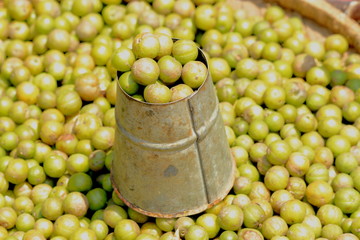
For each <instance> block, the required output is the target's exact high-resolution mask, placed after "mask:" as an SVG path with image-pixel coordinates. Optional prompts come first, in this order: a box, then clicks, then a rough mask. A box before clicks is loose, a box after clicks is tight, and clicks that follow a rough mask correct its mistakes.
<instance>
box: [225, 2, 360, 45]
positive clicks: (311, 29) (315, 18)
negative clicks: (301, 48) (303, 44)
mask: <svg viewBox="0 0 360 240" xmlns="http://www.w3.org/2000/svg"><path fill="white" fill-rule="evenodd" d="M228 1H229V3H230V4H231V5H232V6H234V8H242V9H245V10H246V11H247V12H250V13H251V15H261V14H262V13H263V12H264V11H265V8H266V6H268V5H269V4H274V3H275V4H278V5H280V6H282V7H284V8H285V9H287V14H288V15H291V16H293V15H296V16H299V17H302V18H303V22H304V25H305V28H306V33H307V35H308V37H309V38H310V39H313V40H315V39H317V40H323V39H324V38H325V37H326V36H328V35H329V34H332V33H339V34H342V35H344V36H345V37H346V38H347V40H348V41H349V43H350V45H351V46H352V47H353V49H352V50H356V51H357V52H360V25H359V24H358V23H357V22H356V21H354V20H353V19H351V18H350V17H348V15H347V14H346V13H344V12H342V11H340V10H339V9H337V8H335V7H334V6H333V5H331V4H329V3H328V2H327V1H325V0H265V1H264V0H228Z"/></svg>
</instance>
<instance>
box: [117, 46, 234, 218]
mask: <svg viewBox="0 0 360 240" xmlns="http://www.w3.org/2000/svg"><path fill="white" fill-rule="evenodd" d="M198 51H199V56H198V59H197V60H199V61H202V62H204V63H205V64H206V65H207V61H206V58H205V55H204V53H203V52H202V51H201V50H200V49H198ZM115 116H116V135H115V137H116V142H115V145H114V151H115V158H114V160H113V165H112V169H111V180H112V183H113V186H114V189H115V191H116V193H117V195H118V196H119V197H120V198H121V199H122V200H123V201H124V203H125V204H126V205H128V206H129V207H131V208H133V209H134V210H136V211H138V212H141V213H143V214H145V215H148V216H153V217H180V216H186V215H192V214H196V213H199V212H201V211H204V210H205V209H207V208H209V207H211V206H213V205H214V204H216V203H218V202H219V201H221V200H222V199H223V198H224V197H225V196H226V195H227V194H228V193H229V191H230V190H231V188H232V186H233V182H234V179H235V161H234V160H233V158H232V157H231V154H230V149H229V146H228V143H227V138H226V134H225V130H224V125H223V122H222V118H221V115H220V112H219V109H218V100H217V97H216V94H215V90H214V86H213V83H212V80H211V77H210V74H209V72H208V74H207V79H206V81H205V82H204V83H203V84H202V85H201V86H200V87H199V88H198V89H197V90H196V91H195V92H194V93H193V94H192V95H190V96H188V97H186V98H183V99H180V100H178V101H175V102H170V103H163V104H154V103H146V102H141V101H138V100H135V99H134V98H132V97H131V96H129V95H128V94H126V93H125V92H124V91H123V90H122V89H121V87H120V85H119V84H118V86H117V100H116V106H115Z"/></svg>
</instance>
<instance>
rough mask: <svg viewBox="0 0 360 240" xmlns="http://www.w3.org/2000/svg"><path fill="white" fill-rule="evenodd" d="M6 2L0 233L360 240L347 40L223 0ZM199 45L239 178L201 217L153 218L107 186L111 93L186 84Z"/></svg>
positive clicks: (359, 67) (359, 180)
mask: <svg viewBox="0 0 360 240" xmlns="http://www.w3.org/2000/svg"><path fill="white" fill-rule="evenodd" d="M234 1H236V0H234ZM1 3H2V7H1V8H0V239H6V240H19V239H22V240H30V239H31V240H43V239H52V240H66V239H69V240H79V239H87V240H103V239H105V240H157V239H159V240H176V239H177V240H179V239H185V240H207V239H217V240H265V239H267V240H313V239H317V240H359V238H360V54H358V53H355V52H352V50H351V49H349V45H348V42H347V40H346V39H345V38H344V37H343V36H341V35H339V34H332V35H330V36H328V37H326V38H325V39H324V40H312V39H310V38H308V37H307V34H306V32H305V30H304V26H303V23H302V21H301V19H300V18H299V17H289V16H286V14H285V12H284V10H283V9H282V8H280V7H278V6H275V5H272V6H268V8H267V9H266V10H265V12H264V14H263V16H253V15H251V13H247V12H246V11H245V10H243V9H239V8H234V7H233V5H231V1H225V0H192V1H190V0H149V1H129V2H121V0H61V1H60V0H4V1H2V2H1ZM173 39H179V40H177V41H173ZM145 43H149V44H150V48H148V47H149V45H147V44H145ZM154 43H155V45H156V43H158V44H157V45H156V46H155V45H154ZM170 46H171V47H170ZM188 47H189V48H188ZM198 47H199V48H201V49H202V50H203V51H204V52H205V55H206V59H207V69H206V71H208V72H209V74H210V75H211V78H212V80H213V83H214V88H215V90H216V94H217V97H218V99H219V109H220V113H221V116H222V119H223V122H224V124H225V130H226V136H227V141H228V144H229V147H230V150H231V154H232V156H233V158H234V160H235V162H236V166H237V170H236V179H235V181H234V185H233V188H232V189H231V191H230V193H229V194H228V195H227V196H226V197H225V198H224V199H223V200H222V201H221V202H220V203H218V204H217V205H215V206H213V207H211V208H209V209H207V210H206V211H204V212H202V213H199V214H196V215H192V216H187V217H179V218H152V217H148V216H145V215H143V214H141V213H138V212H136V211H135V210H133V209H131V208H128V207H127V206H126V205H125V204H124V203H123V202H122V201H121V199H120V198H119V197H118V195H117V194H116V193H115V192H114V189H113V186H112V184H111V179H110V168H111V163H112V160H113V158H114V153H113V150H112V148H113V145H114V135H115V130H114V129H115V126H116V122H115V111H114V107H115V103H116V89H117V86H118V84H120V86H121V87H122V89H123V91H125V92H126V93H127V94H128V95H130V96H132V97H133V98H134V99H137V100H139V101H147V102H150V103H164V102H171V101H176V100H178V99H181V98H184V97H187V96H189V95H191V94H192V93H193V92H195V91H196V90H197V88H198V87H199V86H200V85H201V81H196V84H194V85H192V84H193V80H194V79H192V77H194V71H195V70H197V68H196V67H195V66H193V65H190V67H186V65H187V64H189V63H191V62H194V61H195V62H196V61H197V60H198V59H197V56H196V57H195V53H196V54H198V51H197V50H196V51H194V49H197V48H198ZM188 49H191V50H188ZM154 62H155V63H156V65H155V64H154ZM149 63H150V64H149ZM143 64H145V65H146V66H148V65H149V66H150V67H149V68H150V69H158V70H159V71H158V74H156V73H155V72H154V71H153V70H150V72H147V69H148V67H146V68H142V67H143V66H144V65H143ZM154 66H155V67H154ZM201 69H202V70H201V71H205V70H204V69H203V68H201ZM172 70H174V71H172ZM175 70H178V71H175ZM180 70H181V71H180ZM180 72H181V73H180ZM118 75H119V76H118ZM201 76H202V77H204V76H206V75H203V74H201ZM189 79H190V80H191V81H187V80H189ZM203 80H204V79H203ZM203 80H202V81H203ZM178 86H182V87H180V88H181V89H172V88H176V87H178ZM185 88H186V89H187V90H186V89H185ZM146 89H148V91H147V90H146ZM149 89H150V90H149ZM170 89H171V90H170ZM184 89H185V90H184ZM170 93H171V94H170ZM169 95H170V97H169ZM174 114H176V113H174ZM213 147H214V148H216V147H217V146H213ZM189 167H191V166H189ZM194 194H196V193H194Z"/></svg>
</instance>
